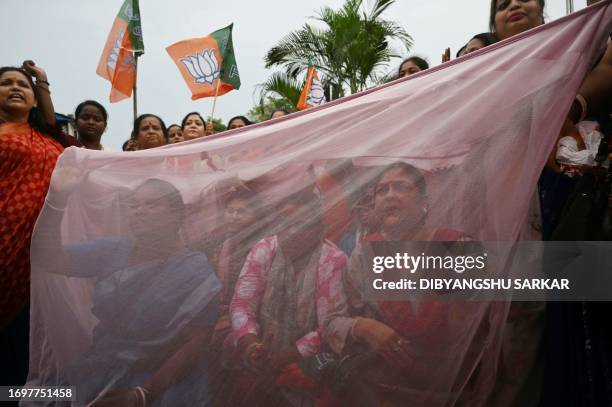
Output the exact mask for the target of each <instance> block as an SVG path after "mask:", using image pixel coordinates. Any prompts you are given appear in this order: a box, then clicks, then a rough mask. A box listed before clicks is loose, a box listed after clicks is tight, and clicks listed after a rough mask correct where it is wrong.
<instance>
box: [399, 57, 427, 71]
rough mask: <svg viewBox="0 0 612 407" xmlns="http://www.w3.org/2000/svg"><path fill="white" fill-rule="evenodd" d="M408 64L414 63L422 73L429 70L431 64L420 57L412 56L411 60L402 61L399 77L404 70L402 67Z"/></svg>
mask: <svg viewBox="0 0 612 407" xmlns="http://www.w3.org/2000/svg"><path fill="white" fill-rule="evenodd" d="M406 62H412V63H413V64H415V65H416V66H418V67H419V69H420V70H421V71H424V70H426V69H429V63H427V61H425V60H424V59H423V58H421V57H418V56H416V55H415V56H411V57H409V58H406V59H404V60H403V61H402V63H401V64H399V68H397V76H399V75H400V72H401V70H402V66H404V64H405V63H406Z"/></svg>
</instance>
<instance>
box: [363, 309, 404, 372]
mask: <svg viewBox="0 0 612 407" xmlns="http://www.w3.org/2000/svg"><path fill="white" fill-rule="evenodd" d="M353 336H354V337H355V339H357V340H358V341H360V342H365V343H366V344H368V345H369V346H370V348H372V349H373V350H375V351H376V352H378V354H379V355H380V356H381V357H382V358H383V359H384V360H385V361H386V362H387V363H389V364H390V365H391V366H394V367H398V368H399V367H405V366H408V365H410V362H411V358H410V356H409V355H410V348H409V346H408V345H409V343H408V341H407V340H405V339H403V338H402V337H401V336H399V335H398V333H397V332H395V330H394V329H393V328H391V327H389V326H388V325H385V324H383V323H382V322H379V321H377V320H375V319H370V318H360V319H358V320H357V322H356V323H355V325H354V327H353Z"/></svg>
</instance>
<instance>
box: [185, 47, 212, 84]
mask: <svg viewBox="0 0 612 407" xmlns="http://www.w3.org/2000/svg"><path fill="white" fill-rule="evenodd" d="M181 62H182V63H183V65H185V68H187V71H189V74H190V75H191V76H192V77H193V79H194V80H195V82H196V83H209V84H211V85H212V84H213V83H214V81H215V79H217V78H219V74H220V69H219V62H218V61H217V56H216V55H215V49H214V48H213V49H204V50H203V51H202V53H201V54H200V53H199V52H196V55H195V56H193V55H188V56H187V58H183V59H181Z"/></svg>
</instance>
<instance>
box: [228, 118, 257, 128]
mask: <svg viewBox="0 0 612 407" xmlns="http://www.w3.org/2000/svg"><path fill="white" fill-rule="evenodd" d="M238 119H240V120H242V121H243V122H244V124H245V125H246V126H250V125H251V124H253V122H251V121H250V120H249V119H247V118H246V117H244V116H234V117H232V118H231V119H229V121H228V122H227V130H229V129H230V126H231V124H232V122H233V121H234V120H238Z"/></svg>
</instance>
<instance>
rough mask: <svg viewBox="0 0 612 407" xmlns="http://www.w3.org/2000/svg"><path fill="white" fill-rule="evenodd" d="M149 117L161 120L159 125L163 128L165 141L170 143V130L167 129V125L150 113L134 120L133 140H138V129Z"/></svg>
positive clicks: (159, 118)
mask: <svg viewBox="0 0 612 407" xmlns="http://www.w3.org/2000/svg"><path fill="white" fill-rule="evenodd" d="M147 117H155V118H156V119H157V120H159V124H160V125H161V128H162V133H164V140H165V141H166V142H168V129H167V128H166V123H164V121H163V120H162V119H161V117H159V116H156V115H154V114H150V113H146V114H141V115H140V116H138V117H137V118H136V120H134V128H133V129H132V136H131V137H132V138H133V139H135V138H136V136H137V135H138V129H139V128H140V123H141V122H142V121H143V120H144V119H146V118H147Z"/></svg>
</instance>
